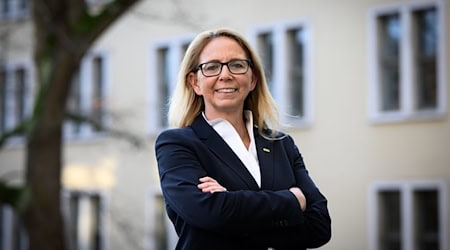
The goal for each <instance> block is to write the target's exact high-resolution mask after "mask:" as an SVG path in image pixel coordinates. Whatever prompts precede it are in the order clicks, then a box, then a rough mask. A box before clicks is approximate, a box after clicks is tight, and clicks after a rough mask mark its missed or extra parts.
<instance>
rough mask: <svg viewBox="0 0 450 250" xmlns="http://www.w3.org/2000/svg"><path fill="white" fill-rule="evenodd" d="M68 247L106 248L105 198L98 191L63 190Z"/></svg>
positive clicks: (91, 249) (93, 249)
mask: <svg viewBox="0 0 450 250" xmlns="http://www.w3.org/2000/svg"><path fill="white" fill-rule="evenodd" d="M63 194H64V196H63V197H64V199H63V204H64V215H65V218H66V222H67V225H66V226H67V234H68V239H69V242H68V249H74V250H75V249H86V250H101V249H106V245H105V243H106V235H105V228H106V227H105V225H106V222H105V211H106V208H105V198H104V196H103V195H102V194H101V193H98V192H86V191H65V192H64V193H63Z"/></svg>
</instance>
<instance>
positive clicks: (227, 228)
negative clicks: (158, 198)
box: [155, 115, 331, 250]
mask: <svg viewBox="0 0 450 250" xmlns="http://www.w3.org/2000/svg"><path fill="white" fill-rule="evenodd" d="M254 136H255V142H256V150H257V154H258V160H259V165H260V170H261V188H259V187H258V185H257V183H256V182H255V180H254V178H253V177H252V175H251V174H250V172H249V171H248V170H247V168H246V167H245V166H244V165H243V163H242V162H241V161H240V159H239V157H238V156H237V155H236V154H234V152H233V151H232V149H231V148H230V147H229V146H228V145H227V144H226V142H225V141H224V140H223V139H222V138H221V137H220V136H219V134H217V132H216V131H215V130H214V129H213V128H212V127H211V126H210V125H209V124H208V123H207V122H206V121H205V119H204V118H203V117H202V116H201V115H200V116H198V117H197V118H196V120H195V121H194V123H193V125H192V126H189V127H186V128H182V129H169V130H166V131H163V132H162V133H161V134H160V135H159V136H158V138H157V140H156V145H155V149H156V157H157V161H158V170H159V176H160V181H161V187H162V192H163V196H164V200H165V202H166V209H167V214H168V216H169V218H170V219H171V221H172V223H173V224H174V226H175V230H176V232H177V234H178V236H179V241H178V244H177V248H176V249H188V250H202V249H205V250H220V249H227V250H230V249H231V250H239V249H245V250H248V249H267V248H268V247H273V248H275V249H276V250H279V249H306V248H313V247H319V246H321V245H323V244H325V243H326V242H328V241H329V240H330V237H331V220H330V216H329V213H328V209H327V200H326V198H325V197H324V196H323V195H322V194H321V193H320V191H319V190H318V188H317V187H316V185H315V184H314V183H313V181H312V180H311V178H310V177H309V175H308V171H307V170H306V168H305V165H304V163H303V159H302V156H301V154H300V152H299V150H298V148H297V147H296V145H295V144H294V141H293V140H292V138H291V137H290V136H288V135H285V134H281V133H280V134H279V137H278V139H275V140H268V139H265V138H263V137H262V136H261V135H260V134H259V133H258V130H257V129H256V128H255V129H254ZM204 176H210V177H212V178H214V179H216V180H217V181H218V182H219V183H220V184H221V185H222V186H224V187H226V188H227V190H228V192H217V193H214V194H210V193H202V192H201V190H199V189H198V188H197V185H198V184H199V183H200V182H199V178H201V177H204ZM293 186H297V187H300V188H301V190H302V191H303V193H304V194H305V196H306V200H307V208H306V211H304V212H301V209H300V206H299V204H298V201H297V199H296V198H295V196H294V195H293V194H292V193H291V192H290V191H289V190H288V189H289V188H290V187H293Z"/></svg>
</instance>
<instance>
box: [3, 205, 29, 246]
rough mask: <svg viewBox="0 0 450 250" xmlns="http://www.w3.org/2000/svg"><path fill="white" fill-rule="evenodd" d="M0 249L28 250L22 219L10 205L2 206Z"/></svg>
mask: <svg viewBox="0 0 450 250" xmlns="http://www.w3.org/2000/svg"><path fill="white" fill-rule="evenodd" d="M0 249H4V250H25V249H28V247H27V240H26V233H25V226H24V224H23V221H22V219H21V217H19V216H18V215H17V213H16V212H15V211H14V210H13V209H12V208H11V207H10V206H9V205H4V204H0Z"/></svg>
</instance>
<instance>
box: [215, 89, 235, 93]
mask: <svg viewBox="0 0 450 250" xmlns="http://www.w3.org/2000/svg"><path fill="white" fill-rule="evenodd" d="M236 91H237V89H234V88H227V89H218V90H216V92H219V93H233V92H236Z"/></svg>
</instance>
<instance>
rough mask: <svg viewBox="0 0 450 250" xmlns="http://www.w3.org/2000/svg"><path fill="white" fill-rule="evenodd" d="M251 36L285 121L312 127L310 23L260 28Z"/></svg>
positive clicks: (302, 22)
mask: <svg viewBox="0 0 450 250" xmlns="http://www.w3.org/2000/svg"><path fill="white" fill-rule="evenodd" d="M251 39H253V44H254V45H255V48H256V50H257V52H258V54H259V55H260V57H261V60H262V64H263V66H264V70H265V74H266V78H267V83H268V85H269V89H270V91H271V93H272V95H273V97H274V99H275V101H276V102H277V104H278V107H279V109H280V111H281V115H282V117H281V118H282V122H283V123H286V124H289V125H294V126H299V127H302V126H308V125H310V123H311V122H312V100H311V98H312V76H311V65H312V62H311V60H312V59H311V39H312V38H311V29H310V27H309V25H308V23H307V22H304V21H299V22H289V23H278V24H274V25H272V26H268V27H260V28H259V27H257V28H254V29H252V31H251Z"/></svg>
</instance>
